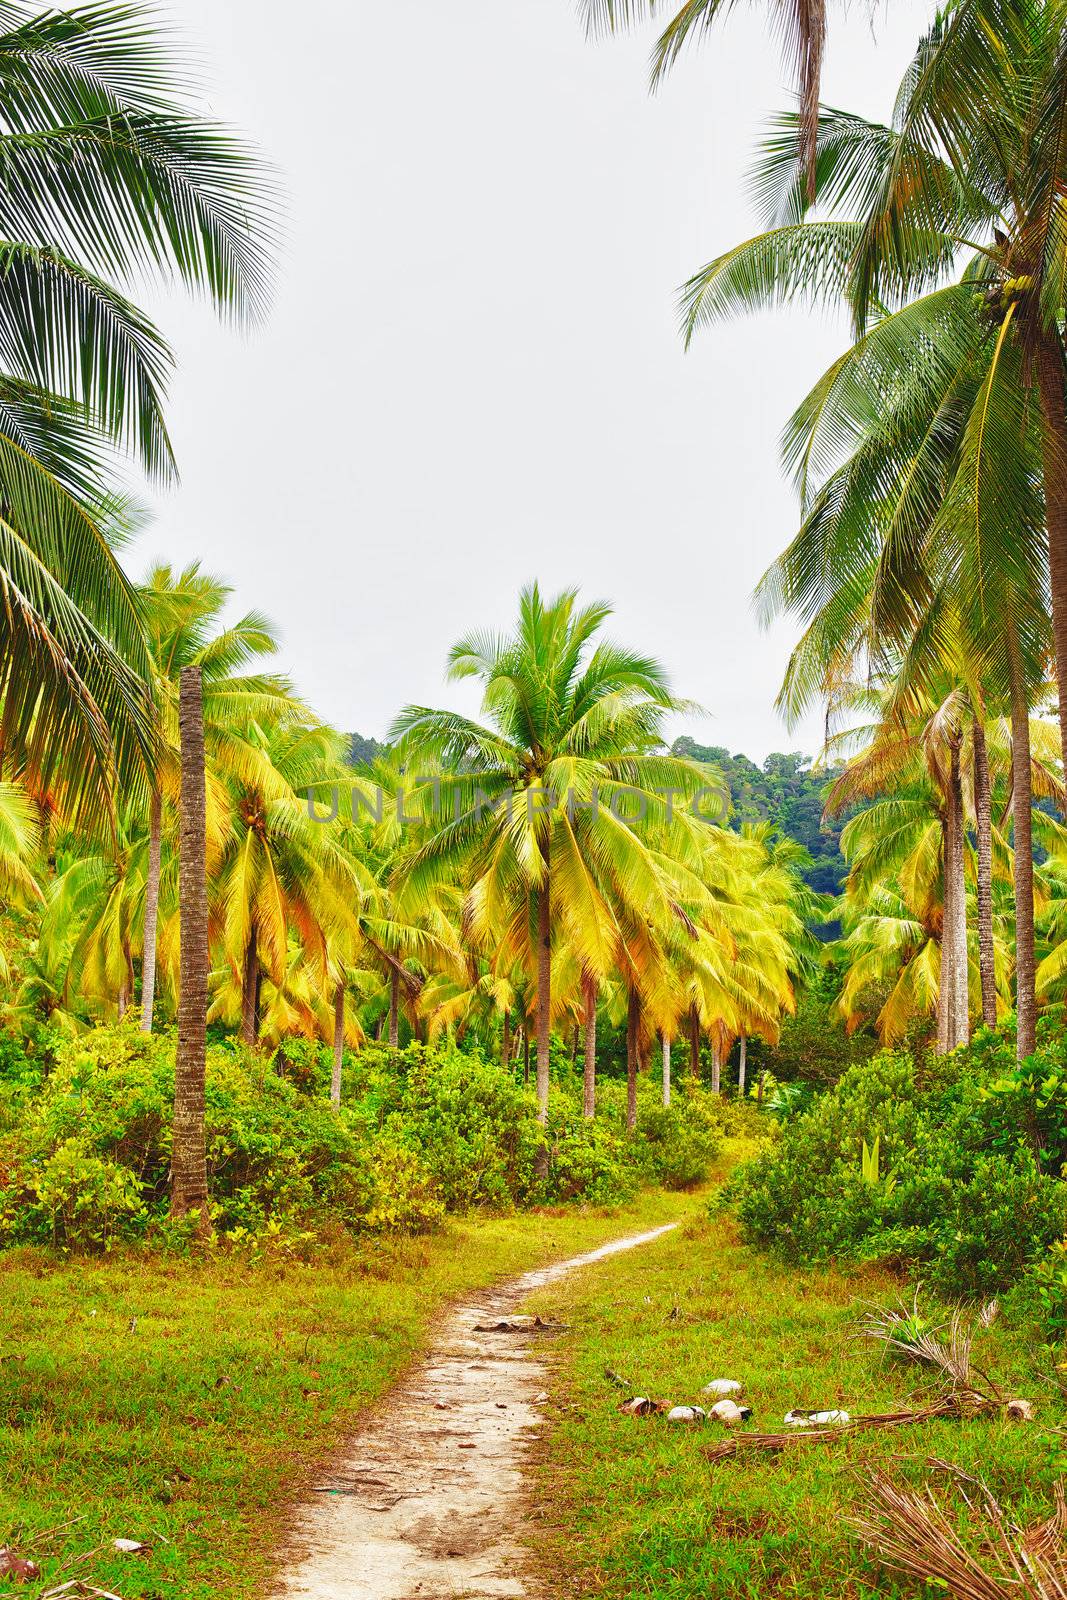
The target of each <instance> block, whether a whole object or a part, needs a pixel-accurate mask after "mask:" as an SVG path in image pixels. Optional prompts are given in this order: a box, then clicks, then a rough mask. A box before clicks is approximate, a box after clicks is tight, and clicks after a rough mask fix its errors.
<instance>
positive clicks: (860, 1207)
mask: <svg viewBox="0 0 1067 1600" xmlns="http://www.w3.org/2000/svg"><path fill="white" fill-rule="evenodd" d="M1054 1076H1055V1074H1052V1073H1050V1072H1045V1073H1044V1074H1041V1073H1039V1072H1035V1071H1034V1070H1033V1068H1032V1066H1028V1067H1027V1069H1026V1070H1025V1071H1022V1072H1018V1073H1016V1072H1015V1071H1011V1072H1008V1071H1007V1070H1006V1065H1005V1062H1004V1060H1003V1059H1002V1057H1001V1053H1000V1050H999V1048H997V1047H995V1046H991V1045H990V1043H989V1041H988V1040H986V1039H983V1040H982V1041H981V1042H980V1043H979V1045H977V1046H976V1048H975V1049H974V1050H973V1051H971V1052H969V1053H968V1052H958V1053H956V1054H955V1055H954V1056H952V1057H951V1058H948V1059H947V1060H945V1061H943V1062H939V1063H937V1064H936V1065H930V1064H927V1063H920V1064H919V1065H918V1066H916V1064H915V1063H913V1061H912V1060H911V1058H910V1057H908V1056H907V1055H906V1054H904V1053H902V1052H895V1053H890V1052H886V1053H883V1054H882V1055H879V1056H876V1057H874V1058H872V1060H871V1061H870V1062H867V1063H865V1064H863V1065H861V1066H857V1067H854V1068H852V1069H851V1070H850V1071H849V1072H847V1073H846V1074H845V1075H844V1077H843V1078H842V1079H841V1081H840V1083H839V1084H838V1085H837V1087H836V1088H835V1089H834V1090H832V1091H831V1092H828V1093H827V1094H825V1095H823V1096H822V1097H820V1098H819V1099H818V1100H816V1102H815V1103H814V1105H813V1106H812V1108H811V1109H810V1110H809V1111H808V1112H806V1113H804V1114H803V1115H801V1116H798V1117H796V1118H795V1119H793V1120H791V1121H790V1122H788V1123H787V1124H786V1125H785V1126H784V1127H783V1129H782V1132H781V1136H780V1138H779V1139H778V1141H777V1142H776V1143H775V1144H774V1145H773V1146H771V1147H769V1148H767V1149H766V1150H764V1151H762V1152H761V1153H760V1154H759V1155H758V1156H757V1157H756V1159H755V1160H754V1161H752V1162H750V1163H748V1164H747V1165H746V1166H745V1167H744V1168H743V1169H742V1170H741V1172H740V1173H739V1174H738V1175H737V1176H736V1177H735V1179H734V1181H733V1183H732V1184H731V1186H730V1190H729V1193H730V1196H731V1197H732V1198H733V1199H734V1200H735V1201H736V1203H737V1210H738V1216H739V1219H740V1222H741V1228H742V1233H743V1235H744V1237H745V1238H746V1239H748V1240H749V1241H750V1242H751V1243H753V1244H756V1245H758V1246H760V1247H761V1248H764V1249H771V1250H774V1251H776V1252H777V1253H778V1254H780V1255H782V1256H784V1257H785V1258H786V1259H788V1260H790V1261H793V1262H825V1261H828V1260H831V1259H839V1260H845V1261H847V1260H853V1261H871V1260H877V1261H883V1262H887V1263H896V1264H899V1265H901V1266H905V1267H910V1266H915V1267H921V1269H922V1271H923V1274H924V1277H925V1278H926V1279H927V1281H928V1282H930V1284H931V1286H932V1287H933V1288H935V1289H936V1290H938V1291H939V1292H941V1293H943V1294H948V1295H987V1294H991V1293H995V1292H1001V1291H1003V1290H1005V1289H1009V1288H1010V1287H1011V1286H1012V1285H1013V1284H1014V1283H1016V1282H1017V1281H1018V1279H1019V1277H1020V1274H1022V1273H1023V1272H1024V1271H1025V1270H1026V1269H1027V1268H1028V1266H1029V1265H1030V1264H1031V1263H1033V1262H1034V1261H1035V1260H1037V1259H1038V1258H1039V1257H1040V1256H1041V1255H1042V1254H1043V1253H1044V1252H1045V1251H1046V1250H1047V1249H1048V1247H1049V1245H1050V1244H1051V1243H1052V1242H1053V1241H1054V1240H1055V1239H1057V1238H1058V1237H1059V1236H1060V1235H1061V1234H1062V1233H1063V1232H1064V1229H1065V1226H1067V1190H1065V1188H1064V1186H1063V1185H1062V1183H1061V1182H1060V1181H1059V1178H1058V1172H1059V1165H1060V1162H1061V1160H1062V1156H1061V1155H1060V1152H1059V1149H1058V1148H1057V1149H1056V1151H1055V1153H1054V1159H1055V1163H1056V1174H1057V1175H1056V1176H1053V1175H1052V1173H1051V1172H1050V1171H1048V1170H1047V1163H1046V1157H1047V1155H1048V1153H1049V1152H1048V1148H1047V1146H1046V1142H1045V1141H1046V1139H1047V1141H1048V1143H1049V1144H1051V1142H1052V1140H1053V1137H1054V1135H1055V1128H1056V1126H1057V1122H1058V1115H1059V1112H1058V1105H1059V1095H1060V1088H1059V1085H1058V1083H1057V1084H1056V1085H1055V1086H1053V1084H1052V1079H1053V1077H1054ZM1035 1127H1037V1128H1038V1129H1039V1130H1040V1132H1041V1137H1040V1139H1037V1140H1035V1134H1034V1130H1035ZM876 1140H877V1141H878V1162H877V1167H875V1164H874V1163H873V1162H871V1161H868V1163H867V1164H866V1169H865V1164H864V1161H863V1149H864V1146H865V1145H866V1146H867V1147H868V1150H870V1148H871V1147H872V1146H874V1144H875V1141H876ZM1038 1145H1040V1147H1041V1149H1042V1157H1041V1159H1039V1158H1038V1156H1037V1155H1036V1154H1035V1147H1036V1146H1038Z"/></svg>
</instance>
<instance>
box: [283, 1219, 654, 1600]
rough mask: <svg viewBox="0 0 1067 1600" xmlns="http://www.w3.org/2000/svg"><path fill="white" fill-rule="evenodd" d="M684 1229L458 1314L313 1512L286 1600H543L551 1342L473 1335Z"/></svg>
mask: <svg viewBox="0 0 1067 1600" xmlns="http://www.w3.org/2000/svg"><path fill="white" fill-rule="evenodd" d="M674 1227H677V1223H673V1222H671V1223H667V1224H666V1225H665V1226H664V1227H661V1228H653V1229H652V1230H651V1231H650V1232H648V1233H638V1234H633V1235H631V1236H630V1237H628V1238H625V1239H616V1240H615V1241H614V1242H613V1243H611V1244H606V1245H602V1246H601V1248H600V1249H599V1250H591V1251H590V1252H589V1253H588V1254H587V1255H583V1256H575V1257H574V1258H573V1259H572V1260H570V1261H561V1262H557V1263H556V1265H555V1266H550V1267H541V1268H539V1269H538V1270H536V1271H534V1272H526V1273H523V1275H522V1277H521V1278H514V1279H512V1281H511V1282H510V1283H506V1284H504V1285H502V1286H501V1287H499V1288H496V1289H493V1290H489V1291H487V1292H486V1293H485V1294H484V1295H482V1296H480V1297H479V1298H478V1299H477V1300H471V1301H469V1302H468V1303H466V1304H465V1305H462V1306H459V1307H456V1308H454V1309H453V1310H452V1311H451V1312H450V1313H449V1315H448V1317H447V1319H446V1320H445V1322H444V1323H443V1324H442V1326H441V1328H440V1330H439V1332H438V1335H437V1337H436V1339H435V1341H434V1344H433V1347H432V1348H431V1350H430V1353H429V1355H428V1356H427V1357H426V1358H425V1360H424V1361H423V1362H422V1364H421V1365H420V1366H419V1367H417V1368H416V1369H415V1371H414V1372H412V1373H411V1374H410V1375H409V1376H408V1377H407V1378H406V1379H405V1380H404V1381H403V1382H401V1383H400V1384H399V1385H398V1387H397V1388H396V1389H394V1390H393V1392H392V1394H391V1395H390V1397H389V1398H388V1400H387V1401H386V1403H385V1405H384V1406H383V1407H382V1408H381V1410H380V1412H379V1413H378V1414H377V1415H376V1416H375V1417H374V1418H373V1419H372V1420H371V1421H370V1422H369V1423H368V1425H367V1427H366V1428H365V1429H364V1430H363V1431H361V1432H360V1433H358V1434H356V1435H355V1437H354V1438H353V1440H352V1446H351V1453H350V1455H349V1457H348V1459H347V1460H346V1461H344V1462H343V1463H342V1464H341V1465H339V1466H338V1467H337V1469H336V1471H335V1472H334V1473H332V1474H331V1475H329V1476H327V1477H324V1478H323V1479H322V1480H321V1482H320V1483H319V1484H318V1485H316V1489H315V1493H314V1494H313V1496H312V1498H311V1500H310V1501H309V1502H308V1504H307V1505H305V1506H304V1507H302V1508H301V1510H300V1512H299V1513H298V1516H297V1520H296V1525H295V1527H294V1529H293V1530H292V1534H291V1537H290V1547H291V1554H290V1556H289V1559H288V1560H287V1562H286V1570H285V1573H284V1575H282V1576H281V1577H280V1578H279V1580H278V1583H277V1586H276V1587H275V1589H274V1591H273V1596H274V1600H504V1597H515V1596H520V1597H528V1600H532V1597H533V1595H534V1594H535V1593H536V1589H535V1588H534V1587H531V1584H530V1580H529V1579H527V1578H524V1576H523V1571H524V1565H525V1564H524V1560H523V1546H522V1540H521V1526H520V1524H521V1518H522V1500H521V1491H522V1472H523V1459H524V1455H525V1452H526V1450H527V1448H528V1446H529V1442H530V1439H531V1437H532V1432H533V1430H535V1429H536V1427H537V1425H538V1423H539V1421H540V1413H539V1411H538V1408H537V1398H538V1396H539V1395H540V1394H541V1391H542V1390H543V1389H544V1386H545V1382H546V1379H547V1373H546V1370H545V1367H544V1366H543V1364H542V1363H541V1362H540V1361H539V1360H538V1359H537V1357H536V1355H535V1354H534V1353H533V1352H534V1350H535V1347H536V1343H537V1340H538V1338H539V1337H543V1335H539V1334H538V1333H536V1332H535V1331H534V1332H529V1333H527V1332H522V1333H491V1332H490V1333H487V1332H477V1331H476V1330H475V1324H476V1323H492V1322H496V1321H499V1320H501V1319H502V1318H506V1317H509V1316H511V1315H513V1314H514V1312H515V1310H516V1308H517V1307H518V1306H519V1305H521V1304H522V1302H523V1300H524V1299H525V1298H526V1297H527V1296H528V1295H529V1294H531V1293H532V1292H533V1291H534V1290H535V1289H541V1288H543V1287H544V1286H545V1285H546V1284H550V1283H555V1282H556V1281H557V1280H558V1279H559V1278H562V1277H565V1276H566V1274H567V1273H570V1272H574V1271H576V1270H577V1269H578V1268H579V1267H584V1266H587V1265H589V1264H590V1263H591V1262H594V1261H603V1260H604V1259H605V1258H606V1257H608V1256H613V1255H617V1254H618V1253H619V1252H620V1251H622V1250H632V1249H634V1247H635V1246H637V1245H642V1244H647V1243H648V1242H649V1240H652V1239H657V1238H659V1236H660V1235H661V1234H664V1233H668V1232H669V1231H670V1230H671V1229H672V1228H674ZM331 1491H332V1492H331Z"/></svg>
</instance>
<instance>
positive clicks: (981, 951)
mask: <svg viewBox="0 0 1067 1600" xmlns="http://www.w3.org/2000/svg"><path fill="white" fill-rule="evenodd" d="M973 739H974V811H975V823H976V827H977V832H978V971H979V974H980V976H981V981H982V1021H983V1022H984V1023H985V1025H986V1027H987V1028H995V1027H996V1025H997V976H996V964H995V961H994V955H993V801H992V795H991V792H990V785H989V752H988V751H987V749H986V739H985V728H984V727H983V726H982V720H981V717H980V716H977V715H976V716H975V719H974V727H973Z"/></svg>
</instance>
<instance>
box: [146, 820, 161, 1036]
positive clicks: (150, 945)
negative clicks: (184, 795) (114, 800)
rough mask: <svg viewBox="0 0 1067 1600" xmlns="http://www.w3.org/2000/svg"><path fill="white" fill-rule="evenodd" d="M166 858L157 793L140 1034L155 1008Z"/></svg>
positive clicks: (151, 834) (150, 848)
mask: <svg viewBox="0 0 1067 1600" xmlns="http://www.w3.org/2000/svg"><path fill="white" fill-rule="evenodd" d="M162 854H163V802H162V800H161V798H160V795H159V791H158V789H153V790H152V798H151V799H150V801H149V803H148V875H147V877H146V878H145V886H144V955H143V956H142V958H141V1032H142V1033H151V1032H152V1014H153V1012H154V1011H155V1004H156V939H157V935H158V929H159V872H160V860H161V858H162Z"/></svg>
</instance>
